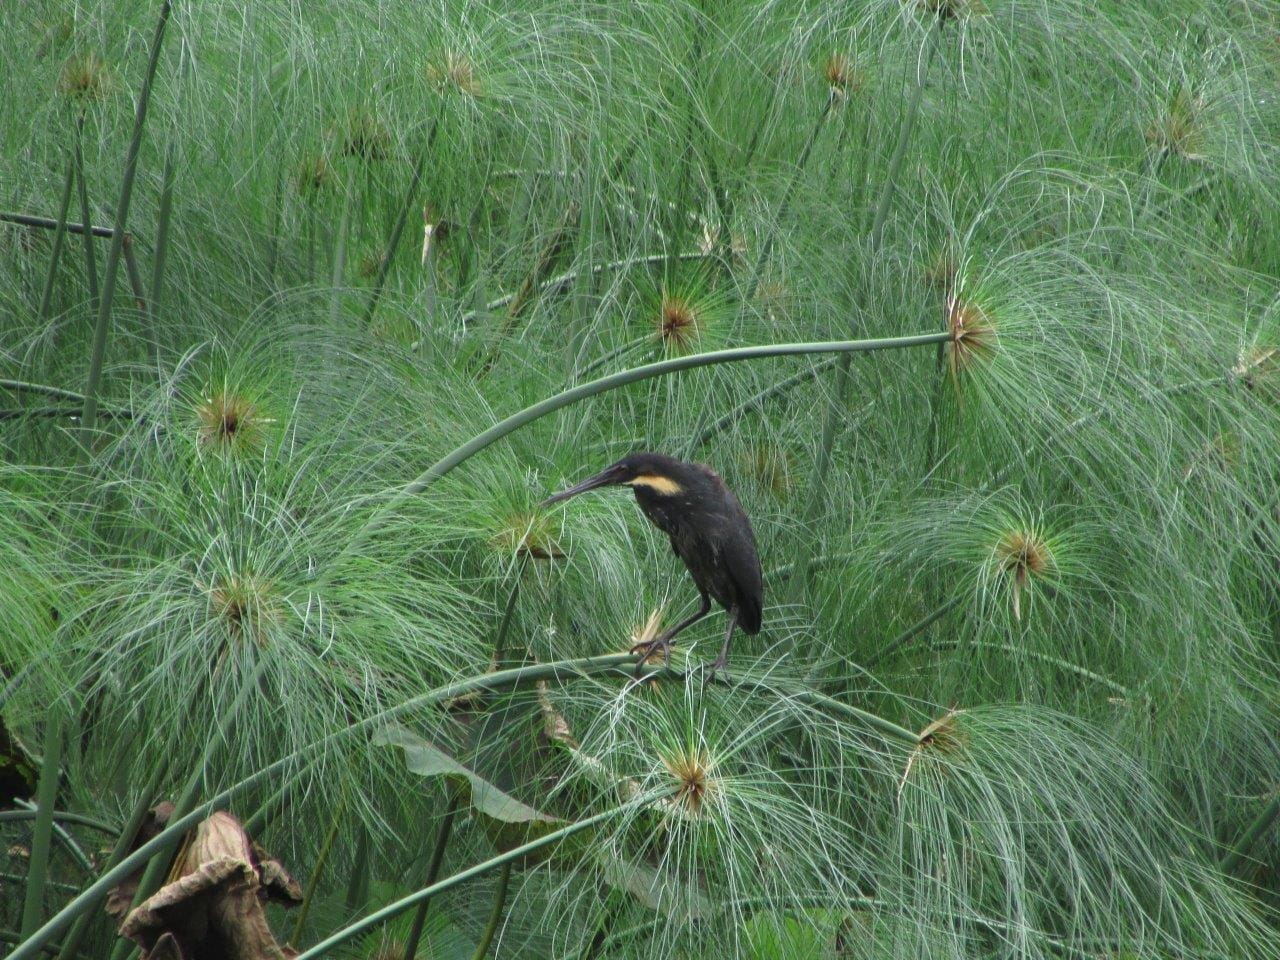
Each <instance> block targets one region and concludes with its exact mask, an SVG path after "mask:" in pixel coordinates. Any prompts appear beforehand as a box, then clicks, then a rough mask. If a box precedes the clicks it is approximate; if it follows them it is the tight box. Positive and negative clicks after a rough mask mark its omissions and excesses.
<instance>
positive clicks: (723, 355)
mask: <svg viewBox="0 0 1280 960" xmlns="http://www.w3.org/2000/svg"><path fill="white" fill-rule="evenodd" d="M950 336H951V335H950V334H948V333H924V334H917V335H915V336H908V337H885V338H882V339H878V340H831V341H825V342H819V343H782V344H769V345H765V346H759V347H738V348H736V349H732V350H716V351H713V352H711V353H694V354H690V355H689V356H685V357H674V358H671V359H668V360H660V361H658V362H656V363H648V364H645V365H644V366H640V367H632V368H631V369H630V370H623V371H621V372H619V373H613V374H609V375H608V376H605V377H600V378H599V379H597V380H591V381H589V382H587V383H583V384H579V385H578V386H576V387H571V388H570V389H568V390H563V391H561V392H560V393H557V394H556V395H555V396H552V397H548V398H546V399H545V400H541V401H539V402H538V403H535V404H533V405H532V406H529V407H525V408H524V409H523V410H521V411H519V412H518V413H513V414H512V415H511V416H509V417H507V418H506V419H504V420H502V421H500V422H498V423H496V424H494V425H493V426H492V427H490V428H489V429H488V430H485V431H484V432H483V433H480V434H478V435H476V436H475V437H472V438H471V439H470V440H468V441H467V442H466V443H464V444H462V445H461V446H459V447H457V448H455V449H454V450H453V451H452V452H450V453H449V454H447V455H446V456H444V457H442V458H441V459H439V460H437V461H436V462H435V463H434V464H432V465H431V466H430V467H429V468H427V470H426V471H425V472H423V473H422V474H421V475H419V476H418V477H417V478H416V479H414V480H413V481H411V482H410V483H408V484H406V485H405V486H404V487H402V488H401V489H400V490H399V491H398V492H397V493H395V494H394V495H393V496H392V497H391V499H390V500H388V501H387V503H385V504H384V505H383V506H382V507H381V508H380V509H379V510H378V511H377V512H376V513H374V515H373V516H371V517H370V518H369V520H368V521H367V522H366V523H365V525H364V526H363V527H362V528H360V529H359V530H358V531H357V532H356V533H355V535H354V536H353V537H352V539H351V540H350V541H348V543H347V546H346V547H345V548H344V549H343V550H342V552H341V553H340V554H339V556H338V559H342V558H344V557H345V556H347V555H349V554H350V553H352V552H353V551H354V550H355V549H356V548H357V547H358V546H360V545H361V544H362V543H364V541H365V540H367V539H368V538H369V537H370V536H371V535H372V534H373V533H375V532H376V531H377V530H378V529H379V527H380V526H381V525H382V523H383V522H384V521H385V518H386V517H387V515H388V514H389V513H390V512H391V511H392V510H394V509H395V508H396V507H397V506H399V505H400V504H401V503H402V502H403V501H405V500H406V499H408V498H409V497H413V496H416V495H418V494H420V493H422V491H424V490H426V489H427V488H428V487H429V486H431V485H432V484H433V483H435V482H436V481H437V480H439V479H440V478H441V477H443V476H445V474H447V473H449V471H451V470H452V469H453V468H454V467H456V466H458V465H459V464H461V463H463V462H465V461H466V460H469V459H470V458H471V457H473V456H475V455H476V454H477V453H479V452H480V451H481V450H483V449H484V448H485V447H488V446H489V445H490V444H492V443H494V442H496V441H498V440H501V439H502V438H503V437H505V436H506V435H507V434H509V433H513V432H514V431H516V430H518V429H520V428H521V427H523V426H525V425H526V424H528V423H532V422H533V421H534V420H538V419H540V418H541V417H545V416H546V415H547V414H549V413H554V412H555V411H557V410H559V409H560V408H562V407H567V406H569V405H571V404H574V403H577V402H578V401H579V400H585V399H586V398H587V397H594V396H595V395H596V394H599V393H607V392H608V391H610V390H617V389H618V388H620V387H625V386H627V385H629V384H632V383H638V382H640V381H642V380H650V379H652V378H654V377H662V376H666V375H668V374H672V373H679V372H680V371H682V370H691V369H695V368H697V367H708V366H713V365H715V364H721V363H734V362H736V361H739V360H759V359H763V358H766V357H791V356H803V355H805V354H811V353H870V352H873V351H877V350H900V349H906V348H909V347H919V346H925V345H927V344H933V343H940V342H942V341H943V340H947V339H949V338H950ZM328 569H330V570H332V569H334V564H330V565H329V568H328Z"/></svg>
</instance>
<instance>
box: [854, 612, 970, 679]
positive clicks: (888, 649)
mask: <svg viewBox="0 0 1280 960" xmlns="http://www.w3.org/2000/svg"><path fill="white" fill-rule="evenodd" d="M961 600H962V598H961V597H952V598H951V599H950V600H948V601H947V602H946V603H944V604H943V605H942V606H940V607H938V608H937V609H936V610H934V611H933V612H932V613H930V614H929V615H928V616H926V617H925V618H924V619H922V620H917V621H916V622H915V623H913V624H912V625H911V626H909V627H907V629H905V630H903V631H902V632H901V633H900V634H898V635H897V636H896V637H894V638H893V639H892V640H890V641H889V642H888V643H886V644H885V645H884V646H883V647H881V648H880V649H879V650H877V651H876V654H875V656H873V657H872V658H871V659H870V661H868V663H867V669H868V670H870V669H871V668H872V667H874V666H875V665H876V664H878V663H880V662H881V661H883V660H884V659H885V658H887V657H889V656H891V655H892V654H894V653H896V652H897V651H898V650H899V649H900V648H901V647H903V646H905V645H906V644H908V643H910V642H911V641H912V640H914V639H915V638H916V637H918V636H919V635H920V634H922V633H924V631H926V630H928V629H929V628H930V627H931V626H933V625H934V624H935V623H937V622H938V621H939V620H941V619H942V618H943V617H945V616H946V615H947V614H948V613H950V612H951V611H952V610H954V609H955V608H956V607H958V606H960V603H961Z"/></svg>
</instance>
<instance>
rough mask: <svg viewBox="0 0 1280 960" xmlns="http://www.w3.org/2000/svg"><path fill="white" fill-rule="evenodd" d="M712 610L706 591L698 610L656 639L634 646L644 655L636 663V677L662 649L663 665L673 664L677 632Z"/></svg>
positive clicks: (637, 651)
mask: <svg viewBox="0 0 1280 960" xmlns="http://www.w3.org/2000/svg"><path fill="white" fill-rule="evenodd" d="M710 612H711V598H710V597H709V596H707V595H706V594H705V593H704V594H703V595H702V605H701V606H700V607H698V609H697V612H695V613H694V614H693V615H692V616H690V617H686V618H685V619H683V620H681V621H680V622H679V623H677V624H676V625H675V626H674V627H672V628H671V629H670V630H664V631H662V633H660V634H659V635H658V636H657V637H656V638H655V639H653V640H650V641H649V642H648V643H637V644H636V645H635V646H634V647H632V648H631V652H632V653H639V654H642V656H641V657H640V662H639V663H637V664H636V677H637V678H639V676H640V670H641V669H642V668H643V667H644V665H645V664H646V663H648V662H649V658H650V657H651V656H653V655H654V654H655V653H657V652H658V651H659V650H661V651H662V663H663V665H664V666H670V665H671V642H672V641H673V640H675V638H676V634H677V633H679V632H680V631H681V630H683V629H685V627H688V626H692V625H693V624H695V623H697V622H698V621H699V620H701V619H702V618H703V617H705V616H706V615H707V614H708V613H710Z"/></svg>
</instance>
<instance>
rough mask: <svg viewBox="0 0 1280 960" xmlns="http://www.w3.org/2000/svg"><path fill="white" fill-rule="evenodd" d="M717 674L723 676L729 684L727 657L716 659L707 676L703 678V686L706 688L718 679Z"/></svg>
mask: <svg viewBox="0 0 1280 960" xmlns="http://www.w3.org/2000/svg"><path fill="white" fill-rule="evenodd" d="M716 674H721V675H722V676H723V677H724V682H725V683H728V682H729V680H730V677H729V659H728V658H727V657H723V656H720V657H716V658H715V660H714V661H713V662H712V664H711V666H710V668H708V670H707V672H706V675H705V676H704V677H703V678H702V685H703V686H704V687H705V686H706V685H707V684H708V683H712V682H713V681H714V680H715V679H716Z"/></svg>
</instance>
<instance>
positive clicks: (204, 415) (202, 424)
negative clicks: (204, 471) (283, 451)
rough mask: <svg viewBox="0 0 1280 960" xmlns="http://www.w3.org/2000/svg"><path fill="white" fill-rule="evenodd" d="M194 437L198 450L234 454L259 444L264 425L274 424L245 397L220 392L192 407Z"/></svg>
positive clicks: (224, 391)
mask: <svg viewBox="0 0 1280 960" xmlns="http://www.w3.org/2000/svg"><path fill="white" fill-rule="evenodd" d="M196 420H197V430H196V436H197V439H198V440H199V442H200V445H201V446H202V447H205V448H207V449H212V450H215V451H217V452H219V453H227V454H238V453H245V452H247V451H249V450H252V449H255V448H256V447H258V446H259V445H260V444H261V441H262V437H263V433H264V431H265V428H266V426H267V425H268V424H270V423H274V422H275V421H274V420H272V419H271V418H270V417H265V416H263V415H262V413H261V411H259V410H258V408H257V407H256V406H255V405H254V404H253V403H252V402H250V401H249V400H247V399H246V398H245V397H243V396H241V395H239V394H236V393H231V392H229V391H226V390H220V391H218V392H216V393H214V394H213V395H212V396H210V397H206V398H205V399H204V400H203V401H202V402H201V403H199V404H198V405H197V406H196Z"/></svg>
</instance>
